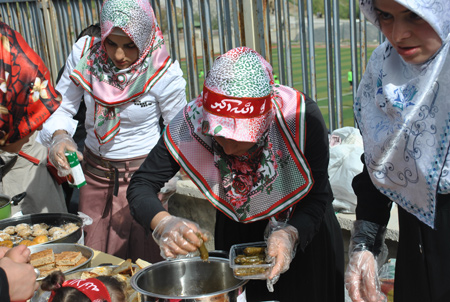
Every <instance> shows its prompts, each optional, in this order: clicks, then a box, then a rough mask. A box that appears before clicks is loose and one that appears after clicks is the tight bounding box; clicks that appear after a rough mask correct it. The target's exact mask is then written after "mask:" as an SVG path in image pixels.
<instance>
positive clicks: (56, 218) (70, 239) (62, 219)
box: [0, 213, 83, 246]
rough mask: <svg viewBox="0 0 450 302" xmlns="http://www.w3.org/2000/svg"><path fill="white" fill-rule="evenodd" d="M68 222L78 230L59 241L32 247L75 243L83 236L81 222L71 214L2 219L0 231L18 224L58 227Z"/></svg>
mask: <svg viewBox="0 0 450 302" xmlns="http://www.w3.org/2000/svg"><path fill="white" fill-rule="evenodd" d="M69 222H73V223H75V224H76V225H77V226H78V227H79V229H78V230H76V231H75V232H73V233H70V234H68V235H66V236H64V237H61V238H59V239H56V240H50V241H48V242H45V243H40V244H36V245H33V246H38V245H39V246H41V245H45V244H50V243H77V242H78V241H79V240H80V238H81V236H82V235H83V228H82V226H83V220H82V219H81V217H79V216H78V215H75V214H71V213H38V214H28V215H23V216H18V217H11V218H7V219H2V220H0V230H3V229H5V228H6V227H8V226H16V225H18V224H20V223H27V224H31V225H33V224H36V223H46V224H48V225H49V226H60V225H62V224H65V223H69Z"/></svg>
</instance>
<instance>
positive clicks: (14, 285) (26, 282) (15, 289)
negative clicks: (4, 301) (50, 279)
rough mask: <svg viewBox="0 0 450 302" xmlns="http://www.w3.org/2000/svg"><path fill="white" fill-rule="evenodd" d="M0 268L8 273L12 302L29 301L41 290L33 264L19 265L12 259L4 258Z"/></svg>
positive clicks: (0, 262)
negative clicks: (35, 292) (36, 291)
mask: <svg viewBox="0 0 450 302" xmlns="http://www.w3.org/2000/svg"><path fill="white" fill-rule="evenodd" d="M0 268H2V269H3V270H4V271H5V273H6V277H7V279H8V285H9V297H10V299H11V301H23V300H28V299H30V298H31V297H32V296H33V294H34V291H35V290H37V289H38V288H39V284H38V283H37V282H36V272H35V271H34V267H33V266H32V265H31V264H28V263H17V262H15V261H14V260H13V259H11V258H10V257H3V258H2V259H0Z"/></svg>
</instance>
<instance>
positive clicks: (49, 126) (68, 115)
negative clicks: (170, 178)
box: [38, 37, 186, 159]
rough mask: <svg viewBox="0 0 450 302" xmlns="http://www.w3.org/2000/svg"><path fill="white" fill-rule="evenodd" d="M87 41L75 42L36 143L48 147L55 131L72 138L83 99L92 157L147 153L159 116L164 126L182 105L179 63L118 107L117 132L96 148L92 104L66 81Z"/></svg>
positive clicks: (157, 129)
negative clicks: (57, 101)
mask: <svg viewBox="0 0 450 302" xmlns="http://www.w3.org/2000/svg"><path fill="white" fill-rule="evenodd" d="M87 38H88V37H83V38H81V39H79V40H78V42H77V43H75V44H74V46H73V49H72V52H71V54H70V55H69V57H68V59H67V61H66V66H65V69H64V73H63V75H62V76H61V79H60V80H59V82H58V84H57V85H56V90H58V91H59V93H61V95H62V103H61V106H60V107H59V108H58V109H57V110H56V111H55V113H53V114H52V116H51V117H50V118H49V119H48V120H47V121H46V122H45V123H44V125H43V129H42V131H39V138H38V140H39V141H40V142H42V143H43V144H44V145H46V146H49V145H50V144H51V140H52V136H53V133H54V132H55V131H56V130H66V131H67V132H68V133H69V134H70V135H72V136H73V134H74V133H75V130H76V127H77V123H78V122H77V121H76V120H74V119H73V117H74V116H75V114H76V113H77V111H78V108H79V106H80V103H81V101H82V97H84V102H85V104H86V108H87V111H86V120H85V127H86V132H87V137H86V140H85V145H86V147H88V148H89V149H90V150H91V151H92V152H94V153H95V154H97V155H99V156H102V157H105V158H109V159H125V158H133V157H137V156H142V155H145V154H148V153H149V152H150V150H151V149H152V148H153V146H154V145H155V144H156V143H157V141H158V139H159V137H160V130H161V129H160V126H159V118H160V116H161V115H162V117H163V119H164V124H165V125H167V124H168V123H169V122H170V120H171V119H172V118H173V117H174V116H175V115H176V114H177V113H178V112H179V111H180V110H181V109H182V108H183V107H184V106H185V105H186V93H185V87H186V81H185V80H184V79H183V72H182V71H181V68H180V65H179V63H178V62H177V61H174V62H173V64H172V65H171V66H170V67H169V69H168V70H167V72H166V73H165V74H164V76H162V77H161V79H160V80H159V81H158V82H157V83H156V84H155V85H154V86H153V87H152V88H151V90H150V91H149V92H148V93H146V94H143V95H142V96H141V97H140V98H139V99H138V100H137V101H135V102H130V103H127V104H124V105H121V106H119V108H120V132H119V133H118V134H117V135H116V136H115V137H114V138H113V139H112V140H111V141H109V142H108V143H106V144H104V145H100V144H99V142H98V140H97V137H96V136H95V134H94V110H95V102H94V100H93V99H92V97H91V96H90V95H89V94H88V93H87V92H86V91H85V90H84V89H83V88H82V87H81V86H76V85H75V84H74V83H73V82H72V80H71V79H70V78H69V76H70V74H71V73H72V71H73V69H74V68H75V66H76V65H77V63H78V61H79V60H80V57H81V52H82V48H83V46H84V43H85V40H86V39H87ZM80 151H82V150H80Z"/></svg>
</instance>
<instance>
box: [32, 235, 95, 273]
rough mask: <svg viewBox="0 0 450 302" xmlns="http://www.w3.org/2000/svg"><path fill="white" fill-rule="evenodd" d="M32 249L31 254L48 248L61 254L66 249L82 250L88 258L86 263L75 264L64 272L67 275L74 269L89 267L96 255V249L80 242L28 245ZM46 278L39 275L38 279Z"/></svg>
mask: <svg viewBox="0 0 450 302" xmlns="http://www.w3.org/2000/svg"><path fill="white" fill-rule="evenodd" d="M28 248H29V249H30V251H31V254H34V253H37V252H40V251H43V250H46V249H49V248H51V249H52V250H53V253H55V254H59V253H61V252H66V251H73V252H81V254H82V255H83V256H84V257H86V258H87V259H88V260H86V261H85V262H84V263H82V264H80V265H77V266H74V267H73V268H71V269H69V270H67V271H65V272H64V275H67V274H69V273H71V272H73V271H76V270H79V269H82V268H86V267H89V266H90V265H91V260H92V257H94V250H93V249H91V248H89V247H87V246H84V245H80V244H76V243H48V244H39V245H32V246H29V247H28ZM42 279H44V277H39V278H38V279H37V281H40V280H42Z"/></svg>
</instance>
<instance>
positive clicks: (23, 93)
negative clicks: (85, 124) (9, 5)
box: [0, 22, 61, 146]
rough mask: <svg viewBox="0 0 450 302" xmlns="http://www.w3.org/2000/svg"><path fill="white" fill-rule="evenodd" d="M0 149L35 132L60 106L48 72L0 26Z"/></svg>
mask: <svg viewBox="0 0 450 302" xmlns="http://www.w3.org/2000/svg"><path fill="white" fill-rule="evenodd" d="M0 95H1V104H0V146H5V145H8V144H12V143H14V142H16V141H18V140H20V139H21V138H23V137H25V136H27V135H28V134H30V133H31V132H33V131H35V130H36V129H37V128H38V127H39V126H40V125H41V124H43V123H44V122H45V121H46V120H47V119H48V118H49V117H50V115H51V114H52V113H53V112H55V110H56V109H57V108H58V107H59V105H60V103H61V95H60V94H59V93H58V92H56V90H55V89H54V88H53V86H52V84H51V80H50V72H49V71H48V69H47V67H46V66H45V64H44V62H43V61H42V59H41V58H40V57H39V55H38V54H36V53H35V52H34V51H33V49H32V48H31V47H30V46H29V45H28V44H27V42H26V41H25V40H24V38H23V37H22V36H21V35H20V34H19V33H18V32H16V31H14V30H13V29H11V28H10V27H9V26H8V25H6V24H5V23H3V22H0Z"/></svg>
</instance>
